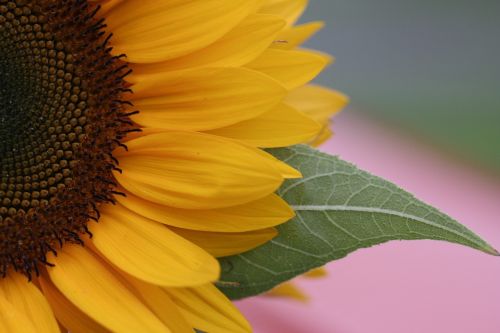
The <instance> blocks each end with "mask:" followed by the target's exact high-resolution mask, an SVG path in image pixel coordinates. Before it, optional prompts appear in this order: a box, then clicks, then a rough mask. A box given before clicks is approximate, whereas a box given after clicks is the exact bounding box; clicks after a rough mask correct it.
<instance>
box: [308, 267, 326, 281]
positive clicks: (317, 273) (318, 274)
mask: <svg viewBox="0 0 500 333" xmlns="http://www.w3.org/2000/svg"><path fill="white" fill-rule="evenodd" d="M327 275H328V273H327V271H326V269H325V268H324V267H320V268H316V269H313V270H311V271H309V272H307V273H305V274H304V275H303V276H304V277H306V278H311V279H317V278H322V277H325V276H327Z"/></svg>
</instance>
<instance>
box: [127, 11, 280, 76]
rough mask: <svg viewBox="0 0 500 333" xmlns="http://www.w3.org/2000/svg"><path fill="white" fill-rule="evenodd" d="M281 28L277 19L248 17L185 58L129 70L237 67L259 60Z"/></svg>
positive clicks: (157, 70)
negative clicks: (258, 57) (257, 58)
mask: <svg viewBox="0 0 500 333" xmlns="http://www.w3.org/2000/svg"><path fill="white" fill-rule="evenodd" d="M284 26H285V21H284V20H283V19H282V18H280V17H279V16H275V15H264V14H252V15H249V16H248V17H247V18H245V19H244V20H243V21H242V22H241V23H240V24H239V25H237V26H236V27H235V28H234V29H233V30H231V31H230V32H228V33H227V34H226V35H225V36H223V37H222V38H220V39H219V40H217V41H216V42H215V43H213V44H211V45H209V46H207V47H205V48H203V49H201V50H198V51H196V52H193V53H190V54H188V55H186V56H183V57H180V58H176V59H172V60H170V61H165V62H161V63H154V64H137V65H135V66H133V70H134V73H135V74H153V73H158V72H166V71H174V70H180V69H187V68H196V67H218V66H223V67H238V66H242V65H244V64H246V63H248V62H250V61H252V60H253V59H255V58H256V57H257V56H259V55H260V54H261V53H262V52H264V50H265V49H266V48H268V47H269V46H270V45H271V43H272V42H273V41H274V40H275V38H276V35H277V34H278V33H279V32H280V31H281V30H282V28H283V27H284Z"/></svg>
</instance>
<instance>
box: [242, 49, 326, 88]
mask: <svg viewBox="0 0 500 333" xmlns="http://www.w3.org/2000/svg"><path fill="white" fill-rule="evenodd" d="M331 60H332V58H331V57H329V56H326V55H324V54H320V53H318V52H313V51H304V50H301V51H291V50H290V51H289V50H278V49H269V50H267V51H266V52H264V53H263V54H262V55H261V56H260V57H258V58H257V59H255V60H254V61H252V62H251V63H249V64H248V65H247V67H248V68H251V69H254V70H256V71H259V72H262V73H264V74H267V75H269V76H270V77H272V78H274V79H276V80H278V81H279V82H280V83H281V84H283V85H284V86H285V87H286V88H287V89H290V90H291V89H294V88H297V87H300V86H302V85H304V84H306V83H308V82H309V81H311V80H312V79H314V78H315V77H316V76H317V75H318V74H319V73H320V72H321V71H322V70H323V69H324V68H325V67H326V65H328V63H329V62H331Z"/></svg>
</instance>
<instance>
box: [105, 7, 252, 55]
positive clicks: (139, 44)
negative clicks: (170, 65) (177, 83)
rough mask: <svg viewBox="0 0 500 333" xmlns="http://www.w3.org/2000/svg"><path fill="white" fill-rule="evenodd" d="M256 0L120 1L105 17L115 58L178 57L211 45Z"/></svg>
mask: <svg viewBox="0 0 500 333" xmlns="http://www.w3.org/2000/svg"><path fill="white" fill-rule="evenodd" d="M255 5H256V4H255V0H189V1H187V0H170V1H165V0H147V1H123V2H122V3H120V4H119V5H118V6H115V7H114V8H113V9H112V10H111V11H110V12H109V13H108V15H107V20H106V24H107V25H108V30H109V31H112V32H113V39H112V40H111V42H112V46H113V48H114V49H113V52H114V54H121V53H124V54H126V55H127V60H128V61H129V62H139V63H152V62H160V61H165V60H168V59H172V58H175V57H180V56H183V55H186V54H188V53H191V52H193V51H196V50H199V49H201V48H203V47H206V46H207V45H210V44H212V43H213V42H215V41H216V40H217V39H219V38H221V37H222V36H224V35H225V34H226V33H227V32H229V31H230V30H231V29H232V28H233V27H235V26H236V25H237V24H238V23H239V22H240V21H241V20H243V19H244V18H245V17H246V16H248V15H249V14H250V13H251V12H252V10H254V8H255Z"/></svg>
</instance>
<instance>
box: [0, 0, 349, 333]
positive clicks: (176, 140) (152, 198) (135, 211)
mask: <svg viewBox="0 0 500 333" xmlns="http://www.w3.org/2000/svg"><path fill="white" fill-rule="evenodd" d="M305 7H306V1H305V0H266V1H256V0H143V1H138V0H101V1H91V0H31V1H30V0H10V1H9V0H0V171H1V177H2V178H1V183H0V228H1V231H0V251H1V253H2V255H1V257H0V273H1V275H2V277H3V278H1V279H0V311H1V315H0V331H2V332H23V333H29V332H61V331H70V332H73V333H78V332H110V331H111V332H193V331H194V329H197V330H201V331H204V332H247V331H250V330H251V329H250V327H249V325H248V323H247V322H246V320H245V319H244V318H243V317H242V315H241V314H239V312H238V311H237V310H236V308H235V307H234V306H233V305H232V303H231V302H230V301H229V300H228V299H226V298H225V296H224V295H223V294H222V293H221V292H219V291H218V289H217V288H216V287H215V286H214V285H213V283H214V282H216V281H217V279H218V277H219V273H220V268H219V265H218V262H217V260H216V259H215V258H216V257H220V256H227V255H232V254H237V253H241V252H244V251H247V250H250V249H252V248H254V247H256V246H258V245H260V244H263V243H264V242H266V241H268V240H270V239H271V238H273V237H274V236H275V235H276V230H275V229H274V228H273V227H274V226H276V225H278V224H281V223H284V222H286V221H287V220H289V219H290V218H291V217H292V216H293V211H292V210H291V209H290V207H289V206H288V205H287V204H286V203H285V202H284V201H283V200H282V199H280V198H279V197H278V196H277V195H276V194H274V192H275V191H276V189H277V188H278V187H279V186H280V185H281V184H282V182H283V181H284V179H286V178H296V177H300V173H299V172H297V171H296V170H294V169H292V168H291V167H289V166H288V165H286V164H285V163H283V162H281V161H279V160H277V159H275V158H273V157H272V156H271V155H269V154H267V153H266V152H265V151H263V150H262V148H270V147H283V146H288V145H293V144H298V143H319V142H322V141H324V140H325V139H326V138H327V137H328V136H329V134H330V133H329V130H328V126H327V124H328V118H329V117H330V116H331V115H332V114H334V113H335V112H337V111H338V110H339V109H341V108H342V107H343V105H344V104H345V103H346V98H345V97H344V96H343V95H342V94H340V93H337V92H334V91H330V90H327V89H325V88H322V87H319V86H313V85H306V84H307V83H308V82H309V81H310V80H312V79H313V78H314V77H315V76H316V75H317V74H318V73H319V72H320V71H321V70H322V69H323V68H324V67H325V66H326V65H328V64H329V63H330V62H331V60H332V59H331V58H330V57H329V56H327V55H325V54H322V53H318V52H315V51H310V50H303V49H297V46H299V45H300V44H301V43H302V42H303V41H305V40H306V39H307V38H308V37H310V36H311V35H312V34H314V33H315V32H316V31H317V30H319V29H320V28H321V23H318V22H315V23H309V24H305V25H299V26H296V25H295V22H296V20H297V18H298V17H299V16H300V14H301V13H302V11H303V10H304V8H305ZM96 222H99V223H96Z"/></svg>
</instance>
